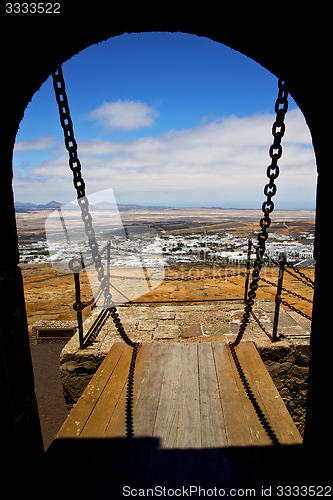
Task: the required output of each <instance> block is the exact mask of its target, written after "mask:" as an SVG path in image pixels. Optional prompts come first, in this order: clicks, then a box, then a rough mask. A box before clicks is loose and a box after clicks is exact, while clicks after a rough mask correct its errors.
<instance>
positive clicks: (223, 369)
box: [214, 343, 271, 446]
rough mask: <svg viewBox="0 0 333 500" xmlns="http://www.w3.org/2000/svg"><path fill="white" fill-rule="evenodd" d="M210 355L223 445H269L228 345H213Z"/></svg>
mask: <svg viewBox="0 0 333 500" xmlns="http://www.w3.org/2000/svg"><path fill="white" fill-rule="evenodd" d="M214 357H215V364H216V370H217V374H218V380H219V390H220V395H221V401H222V408H223V414H224V420H225V427H226V434H227V445H228V446H250V445H268V444H271V442H270V440H269V438H268V436H267V434H266V432H265V430H264V429H263V427H262V426H261V424H260V421H259V419H258V417H257V415H256V413H255V411H254V409H253V407H252V405H251V403H250V401H249V399H248V397H247V395H246V393H245V390H244V388H243V386H242V384H241V381H240V379H239V376H238V374H237V371H236V368H235V364H234V362H233V360H232V358H231V354H230V350H229V348H228V347H227V346H226V345H225V344H222V343H221V344H214Z"/></svg>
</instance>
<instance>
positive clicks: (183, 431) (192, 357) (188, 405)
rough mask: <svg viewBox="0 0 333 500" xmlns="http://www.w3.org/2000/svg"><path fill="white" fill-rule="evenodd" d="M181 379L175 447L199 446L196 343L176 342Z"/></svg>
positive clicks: (199, 425)
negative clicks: (178, 350) (179, 357)
mask: <svg viewBox="0 0 333 500" xmlns="http://www.w3.org/2000/svg"><path fill="white" fill-rule="evenodd" d="M177 348H178V349H180V355H181V359H180V363H181V380H180V406H179V423H178V426H179V428H178V435H177V448H178V449H185V448H192V449H193V448H201V417H200V395H199V373H198V344H194V343H193V344H178V345H177Z"/></svg>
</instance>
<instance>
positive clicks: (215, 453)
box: [198, 343, 231, 488]
mask: <svg viewBox="0 0 333 500" xmlns="http://www.w3.org/2000/svg"><path fill="white" fill-rule="evenodd" d="M198 349H199V388H200V409H201V439H202V448H203V449H202V473H203V477H204V484H205V486H206V488H208V487H214V486H216V481H217V479H218V478H223V484H224V485H226V484H230V481H231V480H230V470H229V464H228V461H227V459H226V455H225V453H224V449H225V448H224V447H225V446H226V445H227V434H226V429H225V421H224V414H223V409H222V402H221V398H220V391H219V384H218V380H217V373H216V367H215V359H214V353H213V345H212V344H211V343H201V344H199V345H198ZM221 450H222V451H221Z"/></svg>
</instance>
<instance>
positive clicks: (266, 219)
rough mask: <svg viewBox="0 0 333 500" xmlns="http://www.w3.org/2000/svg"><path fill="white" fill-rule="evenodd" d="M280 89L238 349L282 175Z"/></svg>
mask: <svg viewBox="0 0 333 500" xmlns="http://www.w3.org/2000/svg"><path fill="white" fill-rule="evenodd" d="M278 88H279V92H278V97H277V100H276V102H275V113H276V118H275V122H274V123H273V127H272V135H273V138H274V140H273V144H272V145H271V146H270V148H269V156H270V158H271V164H270V165H269V166H268V167H267V172H266V173H267V177H268V179H269V182H268V184H266V185H265V187H264V194H265V196H266V200H265V201H264V203H263V204H262V211H263V214H264V216H263V217H262V219H260V227H261V231H260V233H259V234H258V245H257V247H256V260H255V263H254V269H253V272H252V281H251V283H250V286H249V291H248V296H247V299H246V305H245V308H244V314H243V318H242V321H241V324H240V327H239V331H238V334H237V337H236V339H235V340H234V341H233V342H232V343H231V346H232V347H236V346H237V345H238V344H239V342H240V341H241V340H242V337H243V335H244V332H245V329H246V327H247V325H248V322H249V319H250V315H251V311H252V307H253V305H254V299H255V297H256V293H257V289H258V284H259V279H260V271H261V266H262V261H263V257H264V253H265V249H266V240H267V238H268V233H267V229H268V228H269V227H270V225H271V218H270V214H271V213H272V212H273V210H274V203H273V200H272V198H273V196H274V195H275V194H276V191H277V187H276V184H275V179H276V178H277V177H278V176H279V173H280V169H279V166H278V160H279V159H280V158H281V155H282V146H281V140H282V137H283V136H284V133H285V124H284V118H285V115H286V113H287V110H288V90H287V87H286V82H285V81H283V80H281V79H280V80H279V82H278Z"/></svg>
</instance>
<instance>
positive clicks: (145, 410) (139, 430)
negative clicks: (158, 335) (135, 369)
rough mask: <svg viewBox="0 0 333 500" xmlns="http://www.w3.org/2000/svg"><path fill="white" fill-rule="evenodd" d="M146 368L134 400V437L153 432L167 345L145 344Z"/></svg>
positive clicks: (149, 434)
mask: <svg viewBox="0 0 333 500" xmlns="http://www.w3.org/2000/svg"><path fill="white" fill-rule="evenodd" d="M143 348H144V349H146V350H147V358H146V359H147V368H146V373H145V377H144V379H143V380H142V383H141V389H140V391H139V392H138V393H137V394H135V400H134V403H135V404H134V432H135V436H136V437H147V436H148V437H151V436H152V435H153V432H154V427H155V421H156V414H157V409H158V403H159V399H160V393H161V388H162V380H163V375H164V371H165V361H166V359H167V353H168V345H163V344H145V346H142V349H143Z"/></svg>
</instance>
